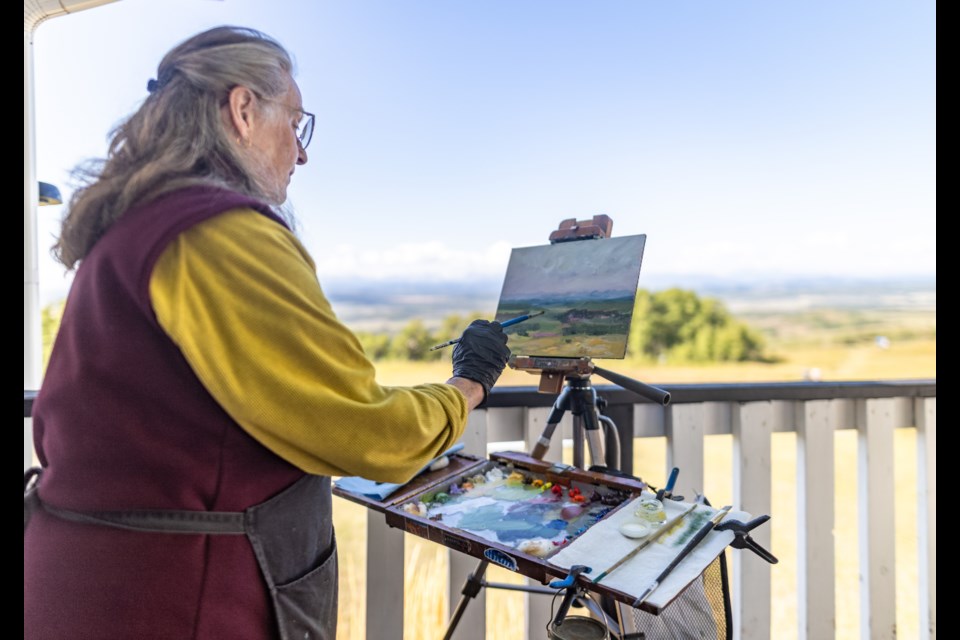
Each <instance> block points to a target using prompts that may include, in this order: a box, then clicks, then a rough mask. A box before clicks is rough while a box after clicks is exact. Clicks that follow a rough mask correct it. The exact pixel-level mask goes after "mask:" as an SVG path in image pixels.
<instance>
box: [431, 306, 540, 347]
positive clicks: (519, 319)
mask: <svg viewBox="0 0 960 640" xmlns="http://www.w3.org/2000/svg"><path fill="white" fill-rule="evenodd" d="M544 313H546V312H545V311H534V312H533V313H528V314H526V315H523V316H517V317H516V318H510V319H509V320H504V321H503V322H501V323H500V326H501V327H503V328H504V329H506V328H507V327H512V326H513V325H515V324H518V323H520V322H523V321H524V320H529V319H530V318H535V317H537V316H542V315H543V314H544ZM458 342H460V338H454V339H453V340H447V341H446V342H441V343H440V344H435V345H433V346H432V347H430V351H436V350H437V349H443V348H444V347H449V346H450V345H452V344H457V343H458Z"/></svg>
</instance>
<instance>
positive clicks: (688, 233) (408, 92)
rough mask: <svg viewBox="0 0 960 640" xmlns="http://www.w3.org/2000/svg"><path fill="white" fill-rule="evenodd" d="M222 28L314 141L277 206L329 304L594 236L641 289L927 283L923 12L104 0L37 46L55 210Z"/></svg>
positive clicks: (49, 223) (932, 236)
mask: <svg viewBox="0 0 960 640" xmlns="http://www.w3.org/2000/svg"><path fill="white" fill-rule="evenodd" d="M219 24H239V25H244V26H250V27H255V28H259V29H261V30H263V31H266V32H267V33H269V34H271V35H272V36H274V37H276V38H277V39H278V40H280V41H281V42H282V43H283V44H284V45H286V46H287V47H288V48H289V49H290V50H291V52H292V53H293V55H294V56H295V58H296V60H297V64H298V73H297V81H298V83H299V84H300V87H301V90H302V92H303V96H304V104H305V106H306V108H307V109H308V110H311V111H313V112H315V113H316V114H317V118H318V122H317V130H316V132H315V135H314V140H313V142H312V144H311V147H310V149H309V152H310V162H309V163H308V164H307V165H306V166H305V167H301V168H299V169H298V171H297V173H296V175H295V176H294V180H293V184H292V186H291V189H290V201H291V203H292V205H293V206H294V208H295V211H296V214H297V215H298V217H299V219H300V221H301V230H300V233H301V235H302V238H303V240H304V242H305V244H306V246H307V248H308V249H309V250H310V251H311V253H312V254H313V255H314V257H315V258H316V260H317V263H318V272H319V274H320V277H321V280H322V281H329V282H338V281H343V280H344V279H381V278H395V277H409V278H416V279H420V280H424V281H428V280H458V281H470V280H474V279H475V280H480V279H486V280H490V279H493V280H502V278H503V275H504V273H505V269H506V265H507V261H508V259H509V254H510V249H511V248H512V247H524V246H532V245H538V244H545V243H546V242H547V237H548V235H549V233H550V231H552V230H554V229H556V228H557V226H558V224H559V223H560V221H561V220H564V219H566V218H577V219H586V218H590V217H592V216H593V215H595V214H600V213H603V214H606V215H608V216H610V217H611V218H612V219H613V221H614V224H613V235H614V236H620V235H634V234H646V235H647V243H646V248H645V251H644V259H643V271H642V272H641V276H640V286H644V279H645V277H647V278H657V279H658V281H661V282H662V281H663V279H664V278H667V279H669V278H670V277H674V276H675V277H677V278H682V277H685V276H691V275H712V276H716V277H720V278H728V279H730V280H731V281H735V280H737V279H747V278H756V277H778V276H792V277H795V276H843V277H879V278H891V277H896V276H917V275H920V276H932V275H935V274H936V5H935V3H933V2H931V1H926V0H924V1H916V2H914V1H909V2H908V1H902V0H898V1H887V0H880V1H876V0H871V1H849V2H847V1H840V2H836V1H829V2H828V1H822V0H813V1H806V2H792V1H788V2H768V1H726V2H715V1H711V2H708V1H706V0H703V1H686V2H653V1H652V0H649V1H648V0H632V1H605V0H600V1H596V2H587V1H585V0H577V1H567V0H486V1H483V2H479V1H467V0H334V1H313V2H308V1H303V0H302V1H293V0H271V1H269V2H265V1H262V0H260V1H257V0H163V1H160V0H120V1H119V2H115V3H112V4H107V5H104V6H102V7H97V8H93V9H89V10H86V11H81V12H78V13H75V14H72V15H67V16H62V17H57V18H54V19H51V20H49V21H47V22H45V23H43V24H41V25H40V26H39V27H38V29H37V31H36V34H35V36H34V53H35V70H34V73H35V81H36V103H37V173H38V178H39V179H40V180H44V181H47V182H53V183H55V184H57V185H58V186H59V187H60V188H61V191H62V192H63V193H64V195H65V196H69V193H70V184H71V183H70V178H69V170H70V169H71V168H72V167H73V166H74V165H75V164H76V163H77V162H78V161H80V160H83V159H85V158H89V157H99V156H102V155H103V153H104V152H105V149H106V142H107V133H108V131H109V129H110V128H111V127H112V126H113V125H114V124H116V123H117V122H118V121H119V120H120V119H121V118H123V117H124V116H125V115H127V114H129V113H130V112H131V111H132V110H134V109H135V108H136V107H137V106H138V104H139V103H140V101H141V100H142V99H143V98H144V96H145V95H146V90H145V87H146V83H147V80H148V79H150V78H151V77H153V76H154V75H155V71H156V65H157V63H158V62H159V60H160V58H161V57H162V55H163V54H164V53H165V52H166V51H167V50H168V49H169V48H170V47H172V46H174V45H175V44H177V43H178V42H179V41H181V40H182V39H184V38H186V37H188V36H190V35H192V34H193V33H195V32H197V31H200V30H202V29H205V28H207V27H212V26H215V25H219ZM62 210H63V207H44V208H41V209H40V216H41V226H40V234H41V238H40V242H41V265H40V267H41V271H40V275H41V279H42V284H41V296H42V298H43V300H42V303H45V302H48V301H50V299H52V298H56V297H57V296H58V295H62V290H63V288H64V286H65V284H66V282H67V281H65V280H64V279H63V278H62V275H61V270H60V268H59V267H58V266H57V265H55V264H54V263H53V262H52V261H51V260H49V259H48V258H47V252H46V248H47V247H48V246H49V244H50V243H51V242H52V236H53V234H55V233H56V228H57V219H58V217H59V216H60V215H61V214H62Z"/></svg>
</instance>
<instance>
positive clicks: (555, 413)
mask: <svg viewBox="0 0 960 640" xmlns="http://www.w3.org/2000/svg"><path fill="white" fill-rule="evenodd" d="M510 366H511V367H512V368H515V369H526V370H528V371H529V372H531V373H540V390H541V391H550V390H553V389H556V390H557V391H559V395H558V396H557V399H556V400H555V401H554V404H553V409H552V410H551V411H550V415H549V417H548V418H547V424H546V426H545V427H544V430H543V433H542V434H541V436H540V438H539V439H538V440H537V443H536V444H535V445H534V448H533V451H532V452H531V456H532V457H534V458H537V459H538V460H542V459H543V456H544V455H545V454H546V453H547V450H548V449H549V447H550V440H551V438H552V436H553V433H554V431H555V430H556V428H557V425H558V424H560V421H561V420H562V419H563V415H564V413H565V412H567V411H569V412H570V414H571V415H572V416H573V466H574V467H577V468H580V469H584V468H586V467H584V466H583V462H584V440H586V443H587V447H588V449H589V454H590V461H591V463H592V464H591V466H590V469H591V470H594V468H595V467H597V466H598V462H602V461H604V457H603V446H602V440H601V428H600V425H601V424H603V425H604V426H606V427H607V428H609V429H611V431H613V432H616V429H617V427H616V425H615V424H614V422H613V420H611V419H610V418H609V417H607V416H604V415H603V414H602V413H601V412H600V406H601V405H602V403H603V400H602V398H600V397H599V396H598V395H597V392H596V389H594V387H593V385H592V384H591V382H590V376H591V375H592V374H593V373H596V374H598V375H600V376H602V377H604V378H606V379H607V380H609V381H611V382H613V383H615V384H617V385H620V386H621V387H623V388H625V389H628V390H630V391H633V392H635V393H638V394H639V395H641V396H643V397H645V398H647V399H648V400H651V401H653V402H657V403H658V404H661V405H666V404H667V403H669V402H670V394H669V393H668V392H666V391H664V390H662V389H658V388H656V387H652V386H650V385H647V384H644V383H642V382H639V381H637V380H633V379H632V378H628V377H627V376H623V375H620V374H618V373H614V372H612V371H608V370H606V369H601V368H599V367H597V366H595V365H594V364H593V362H592V361H591V360H590V358H576V359H567V358H529V357H516V356H514V357H511V359H510ZM563 381H566V386H563V387H562V390H561V389H560V385H561V384H562V382H563ZM611 441H613V442H616V441H617V438H612V439H611ZM613 457H614V458H616V459H617V460H619V452H617V455H616V456H613ZM599 466H603V467H604V469H606V465H599ZM614 466H615V467H618V466H619V462H617V463H615V465H614ZM488 564H489V562H488V561H487V560H481V561H480V563H479V564H478V565H477V568H476V569H475V570H474V572H473V573H471V574H470V575H469V576H467V580H466V582H465V583H464V585H463V588H462V589H461V592H460V593H461V597H460V601H459V602H458V603H457V607H456V609H455V610H454V613H453V616H452V617H451V620H450V624H449V626H448V627H447V632H446V634H445V635H444V636H443V637H444V640H451V638H452V637H453V632H454V630H455V629H456V626H457V624H458V623H459V622H460V618H461V617H462V616H463V613H464V611H466V608H467V605H468V604H469V603H470V600H471V599H473V598H474V597H476V595H477V594H478V593H480V589H481V588H482V587H490V588H498V589H511V590H515V591H526V592H529V593H543V594H550V595H556V594H557V593H558V591H557V587H561V588H562V587H569V589H570V590H569V591H568V597H567V598H565V599H564V604H563V606H562V607H561V609H560V613H559V614H558V615H557V618H556V621H555V622H554V624H559V622H560V620H561V619H562V618H563V616H564V615H565V614H566V611H567V610H568V609H569V607H570V604H571V603H572V601H573V599H574V595H575V591H574V590H573V587H572V586H570V585H567V584H566V583H562V584H561V583H557V584H556V585H554V583H551V586H552V587H554V588H548V587H538V586H535V585H514V584H503V583H491V582H486V581H485V580H484V575H485V574H486V571H487V565H488ZM575 577H576V576H574V575H572V576H571V577H569V578H568V581H569V582H570V583H571V585H572V583H573V581H574V579H575ZM594 613H597V614H599V615H601V616H603V617H604V619H605V621H606V623H607V624H608V625H611V624H614V625H616V624H617V623H616V622H613V621H611V619H610V618H609V614H607V613H606V612H605V611H603V610H602V609H599V610H594ZM617 626H619V625H617Z"/></svg>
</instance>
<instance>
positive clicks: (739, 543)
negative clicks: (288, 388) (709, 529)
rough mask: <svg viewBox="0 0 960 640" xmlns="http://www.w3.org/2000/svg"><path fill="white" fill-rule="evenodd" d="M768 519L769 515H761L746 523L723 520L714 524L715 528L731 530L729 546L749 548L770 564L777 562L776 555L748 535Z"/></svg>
mask: <svg viewBox="0 0 960 640" xmlns="http://www.w3.org/2000/svg"><path fill="white" fill-rule="evenodd" d="M769 519H770V516H767V515H763V516H759V517H756V518H754V519H753V520H751V521H750V522H747V523H743V522H741V521H740V520H724V521H723V522H721V523H720V524H718V525H717V526H716V530H717V531H733V535H734V538H733V542H731V543H730V546H731V547H733V548H734V549H749V550H750V551H753V552H754V553H755V554H757V555H758V556H760V557H761V558H763V559H764V560H766V561H767V562H769V563H770V564H777V563H778V562H779V560H777V558H776V556H774V555H773V554H772V553H770V552H769V551H767V550H766V549H764V548H763V547H762V546H760V544H759V543H758V542H757V541H756V540H754V539H753V538H751V537H750V533H749V532H750V531H753V530H754V529H756V528H757V527H759V526H760V525H761V524H763V523H764V522H766V521H767V520H769Z"/></svg>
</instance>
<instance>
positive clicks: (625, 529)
mask: <svg viewBox="0 0 960 640" xmlns="http://www.w3.org/2000/svg"><path fill="white" fill-rule="evenodd" d="M651 531H653V527H651V526H650V524H648V523H646V522H639V521H633V522H624V523H623V524H622V525H620V533H622V534H623V535H625V536H627V537H628V538H646V537H647V536H648V535H650V532H651Z"/></svg>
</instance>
